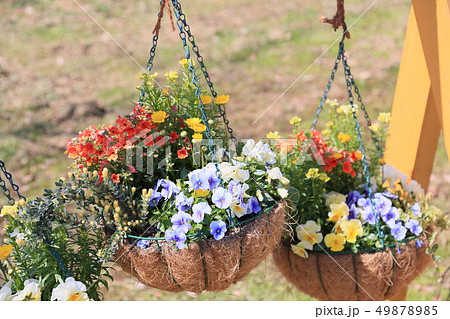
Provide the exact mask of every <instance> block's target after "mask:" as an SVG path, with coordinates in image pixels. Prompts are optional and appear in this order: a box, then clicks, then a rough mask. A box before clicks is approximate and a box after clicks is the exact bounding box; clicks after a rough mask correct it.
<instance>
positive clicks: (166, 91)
mask: <svg viewBox="0 0 450 319" xmlns="http://www.w3.org/2000/svg"><path fill="white" fill-rule="evenodd" d="M169 92H170V90H169V88H165V89H162V90H161V93H162V94H164V95H169Z"/></svg>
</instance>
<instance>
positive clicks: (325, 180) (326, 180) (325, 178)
mask: <svg viewBox="0 0 450 319" xmlns="http://www.w3.org/2000/svg"><path fill="white" fill-rule="evenodd" d="M319 179H320V180H321V181H323V182H325V183H326V182H328V181H329V180H330V178H329V177H328V175H327V173H320V176H319Z"/></svg>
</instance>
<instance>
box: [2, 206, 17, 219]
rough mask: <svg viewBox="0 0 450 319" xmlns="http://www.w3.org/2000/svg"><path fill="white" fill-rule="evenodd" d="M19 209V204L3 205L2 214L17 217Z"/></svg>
mask: <svg viewBox="0 0 450 319" xmlns="http://www.w3.org/2000/svg"><path fill="white" fill-rule="evenodd" d="M18 211H19V210H18V209H17V205H13V206H3V208H2V211H1V212H0V216H2V217H3V216H11V217H12V218H16V216H17V212H18Z"/></svg>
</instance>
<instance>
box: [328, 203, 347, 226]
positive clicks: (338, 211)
mask: <svg viewBox="0 0 450 319" xmlns="http://www.w3.org/2000/svg"><path fill="white" fill-rule="evenodd" d="M330 210H331V212H329V213H328V219H327V221H329V222H334V223H336V222H337V221H338V220H339V219H341V218H342V217H345V216H346V215H348V210H349V209H348V206H347V204H345V203H341V204H331V205H330Z"/></svg>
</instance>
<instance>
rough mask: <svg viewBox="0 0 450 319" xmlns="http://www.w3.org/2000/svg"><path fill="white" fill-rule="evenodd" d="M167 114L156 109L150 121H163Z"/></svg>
mask: <svg viewBox="0 0 450 319" xmlns="http://www.w3.org/2000/svg"><path fill="white" fill-rule="evenodd" d="M168 116H169V115H168V114H167V113H166V112H165V111H156V112H155V113H153V114H152V121H153V122H155V123H164V121H165V120H166V118H167V117H168Z"/></svg>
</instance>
